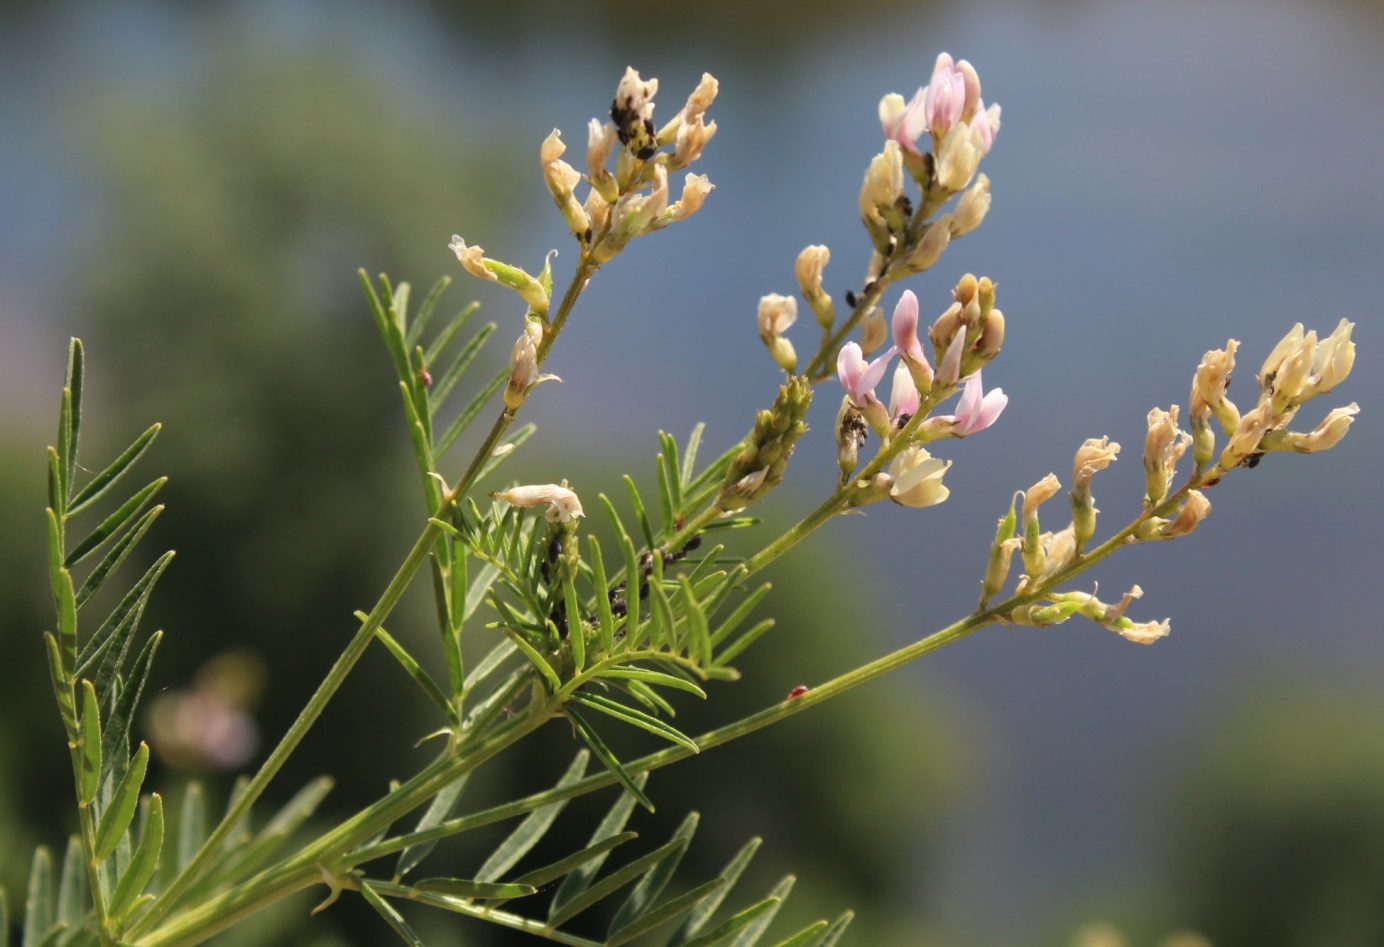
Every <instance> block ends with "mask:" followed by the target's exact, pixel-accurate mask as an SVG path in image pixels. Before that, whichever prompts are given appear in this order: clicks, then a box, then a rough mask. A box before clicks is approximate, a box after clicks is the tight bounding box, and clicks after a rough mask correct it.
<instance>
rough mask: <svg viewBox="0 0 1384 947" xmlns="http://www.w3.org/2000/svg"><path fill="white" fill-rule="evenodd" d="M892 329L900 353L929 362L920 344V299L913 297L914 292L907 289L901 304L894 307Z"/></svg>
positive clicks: (900, 300)
mask: <svg viewBox="0 0 1384 947" xmlns="http://www.w3.org/2000/svg"><path fill="white" fill-rule="evenodd" d="M891 328H892V330H893V336H894V345H895V346H896V347H897V348H898V350H899V351H900V352H906V353H908V354H909V355H911V356H912V357H913V358H916V359H921V360H922V361H924V362H926V361H927V356H926V355H924V354H923V346H922V345H921V344H920V343H919V342H918V297H917V296H915V295H913V290H911V289H906V290H904V291H903V295H902V296H900V297H899V303H898V305H897V306H895V307H894V318H893V320H892V322H891Z"/></svg>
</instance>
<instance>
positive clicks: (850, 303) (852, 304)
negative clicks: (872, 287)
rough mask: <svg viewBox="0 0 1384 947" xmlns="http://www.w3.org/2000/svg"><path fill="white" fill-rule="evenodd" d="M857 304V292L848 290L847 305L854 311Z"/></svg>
mask: <svg viewBox="0 0 1384 947" xmlns="http://www.w3.org/2000/svg"><path fill="white" fill-rule="evenodd" d="M855 302H856V300H855V290H853V289H848V290H846V305H847V306H850V307H851V308H852V309H854V308H855Z"/></svg>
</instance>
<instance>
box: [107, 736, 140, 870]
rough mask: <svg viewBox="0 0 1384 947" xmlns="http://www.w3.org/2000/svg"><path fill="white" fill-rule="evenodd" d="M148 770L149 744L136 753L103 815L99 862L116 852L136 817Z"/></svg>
mask: <svg viewBox="0 0 1384 947" xmlns="http://www.w3.org/2000/svg"><path fill="white" fill-rule="evenodd" d="M148 766H149V744H147V743H141V744H140V745H139V749H138V750H136V751H135V755H134V758H133V759H132V760H130V766H129V768H128V769H126V770H125V775H124V777H123V778H122V779H121V780H120V782H119V783H118V784H117V785H116V787H115V794H114V795H112V796H111V801H110V805H108V806H106V808H105V811H104V812H103V813H102V815H101V824H100V825H98V826H97V827H96V848H95V855H96V858H97V860H98V861H105V860H106V859H107V858H109V857H110V856H111V854H112V853H113V852H114V851H115V847H116V845H118V844H119V843H120V840H121V839H122V838H124V837H125V830H126V829H128V828H129V827H130V822H131V821H132V820H133V819H134V817H135V809H136V808H138V806H139V790H140V787H142V786H143V785H144V774H145V771H146V769H147V768H148Z"/></svg>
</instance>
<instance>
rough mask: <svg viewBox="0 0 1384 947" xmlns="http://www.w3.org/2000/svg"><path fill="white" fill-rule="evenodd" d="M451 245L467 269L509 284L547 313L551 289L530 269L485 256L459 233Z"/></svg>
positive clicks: (533, 307)
mask: <svg viewBox="0 0 1384 947" xmlns="http://www.w3.org/2000/svg"><path fill="white" fill-rule="evenodd" d="M447 246H448V247H449V248H450V249H451V250H452V252H453V253H455V254H456V255H457V259H458V260H459V261H461V265H462V267H464V268H465V270H466V272H468V273H470V274H471V275H472V276H479V277H480V278H481V279H485V280H490V281H491V282H494V283H502V284H503V285H505V286H508V287H509V288H510V289H512V290H514V291H515V292H516V293H518V294H519V295H520V297H522V298H523V300H524V302H526V303H528V304H529V309H530V310H532V311H533V312H535V313H537V314H539V315H546V314H547V312H548V291H547V290H546V289H544V288H543V284H542V283H540V282H539V281H538V280H536V279H534V278H533V277H532V276H530V275H529V274H528V273H525V272H524V271H523V270H521V269H520V268H519V267H517V266H510V265H509V264H508V263H501V262H500V261H499V260H492V259H490V258H488V257H484V256H482V255H481V248H480V247H468V246H467V245H466V241H465V240H462V239H461V237H459V236H457V235H456V234H452V242H451V243H449V244H448V245H447Z"/></svg>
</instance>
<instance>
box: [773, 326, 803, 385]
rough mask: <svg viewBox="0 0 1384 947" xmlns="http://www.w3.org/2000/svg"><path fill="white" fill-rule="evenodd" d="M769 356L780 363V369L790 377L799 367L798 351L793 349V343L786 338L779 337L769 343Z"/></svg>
mask: <svg viewBox="0 0 1384 947" xmlns="http://www.w3.org/2000/svg"><path fill="white" fill-rule="evenodd" d="M769 355H770V356H771V357H772V358H773V360H774V361H775V362H777V363H778V367H779V368H781V369H783V370H784V371H786V372H788V374H790V375H791V374H793V372H794V371H795V370H796V369H797V367H798V353H797V350H796V349H794V348H793V343H792V342H790V341H788V339H787V338H785V337H784V336H781V335H777V336H774V338H773V339H771V340H770V341H769Z"/></svg>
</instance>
